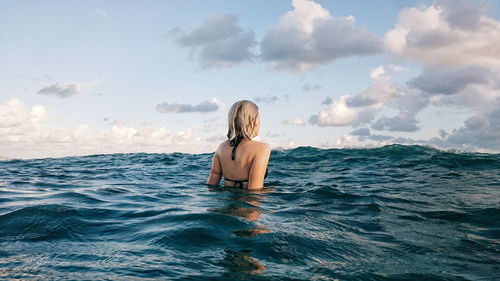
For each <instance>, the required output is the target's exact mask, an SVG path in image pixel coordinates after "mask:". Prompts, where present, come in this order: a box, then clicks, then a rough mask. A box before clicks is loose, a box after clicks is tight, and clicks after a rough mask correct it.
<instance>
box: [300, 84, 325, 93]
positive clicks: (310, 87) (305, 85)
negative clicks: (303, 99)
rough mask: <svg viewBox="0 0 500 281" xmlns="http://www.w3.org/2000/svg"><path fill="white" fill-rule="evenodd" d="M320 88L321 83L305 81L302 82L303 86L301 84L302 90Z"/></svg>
mask: <svg viewBox="0 0 500 281" xmlns="http://www.w3.org/2000/svg"><path fill="white" fill-rule="evenodd" d="M319 89H321V85H319V84H313V85H311V83H306V84H304V86H302V90H304V91H306V92H308V91H316V90H319Z"/></svg>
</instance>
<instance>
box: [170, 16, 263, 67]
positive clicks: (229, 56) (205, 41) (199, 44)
mask: <svg viewBox="0 0 500 281" xmlns="http://www.w3.org/2000/svg"><path fill="white" fill-rule="evenodd" d="M170 34H172V35H174V37H175V39H176V42H177V43H178V44H179V45H180V46H183V47H186V48H189V49H190V50H191V55H192V56H195V57H196V58H197V59H199V61H200V63H201V65H202V67H203V68H210V67H216V68H223V67H231V66H235V65H238V64H241V63H243V62H246V61H251V60H252V59H253V58H254V56H255V55H254V53H253V47H254V46H255V45H256V44H257V42H255V39H254V37H255V34H254V32H253V31H252V30H246V31H245V30H243V29H242V28H241V27H240V26H239V25H238V16H237V15H231V14H229V15H219V14H216V15H212V16H211V17H209V18H208V19H206V20H205V21H203V23H202V24H201V25H200V26H199V27H197V28H195V29H194V30H192V31H191V32H185V31H184V30H182V29H180V28H176V29H173V30H171V31H170Z"/></svg>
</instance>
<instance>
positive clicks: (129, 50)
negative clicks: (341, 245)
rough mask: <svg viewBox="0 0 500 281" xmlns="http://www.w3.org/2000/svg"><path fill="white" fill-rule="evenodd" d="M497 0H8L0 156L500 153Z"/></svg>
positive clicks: (1, 22)
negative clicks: (255, 118) (245, 136)
mask: <svg viewBox="0 0 500 281" xmlns="http://www.w3.org/2000/svg"><path fill="white" fill-rule="evenodd" d="M499 6H500V3H499V2H498V1H473V0H455V1H451V0H448V1H441V0H439V1H396V0H392V1H311V0H295V1H185V0H183V1H43V2H42V1H0V144H2V145H1V148H0V156H2V157H8V158H32V157H58V156H67V155H85V154H95V153H114V152H142V151H144V152H172V151H181V152H190V153H201V152H210V151H213V150H214V148H215V147H216V146H217V144H218V143H219V142H220V141H222V140H224V135H225V132H226V126H227V125H226V122H227V121H226V116H227V110H228V108H229V107H230V106H231V104H232V103H234V102H235V101H237V100H240V99H250V100H253V101H255V102H256V103H257V104H258V105H259V107H260V112H261V118H262V128H261V133H260V136H259V140H261V141H264V142H267V143H269V144H271V145H272V146H273V147H284V148H288V147H296V146H300V145H309V146H316V147H352V146H355V147H357V146H378V145H384V144H389V143H403V144H423V145H432V146H437V147H442V148H456V149H462V150H473V151H483V152H498V151H500V67H499V65H500V49H499V48H498V47H497V45H498V44H497V43H496V41H498V39H497V38H500V37H499V36H500V21H499Z"/></svg>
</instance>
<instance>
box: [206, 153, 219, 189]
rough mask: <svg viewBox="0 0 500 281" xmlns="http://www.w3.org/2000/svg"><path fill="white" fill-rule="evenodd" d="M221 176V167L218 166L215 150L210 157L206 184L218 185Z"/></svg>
mask: <svg viewBox="0 0 500 281" xmlns="http://www.w3.org/2000/svg"><path fill="white" fill-rule="evenodd" d="M221 177H222V169H221V166H220V162H219V158H218V157H217V152H215V153H214V157H213V158H212V168H210V175H208V179H207V184H209V185H219V182H220V179H221Z"/></svg>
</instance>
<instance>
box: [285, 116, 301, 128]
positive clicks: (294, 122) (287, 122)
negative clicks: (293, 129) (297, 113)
mask: <svg viewBox="0 0 500 281" xmlns="http://www.w3.org/2000/svg"><path fill="white" fill-rule="evenodd" d="M283 124H284V125H293V126H305V125H306V121H304V119H302V118H300V117H295V118H292V119H290V120H288V119H285V120H283Z"/></svg>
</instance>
